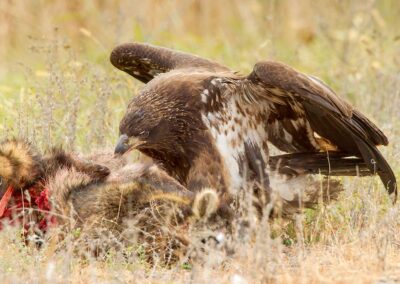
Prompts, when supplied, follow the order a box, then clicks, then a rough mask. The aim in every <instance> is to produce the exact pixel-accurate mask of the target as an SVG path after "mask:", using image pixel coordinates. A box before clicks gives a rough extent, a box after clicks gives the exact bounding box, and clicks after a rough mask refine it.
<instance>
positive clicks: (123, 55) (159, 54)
mask: <svg viewBox="0 0 400 284" xmlns="http://www.w3.org/2000/svg"><path fill="white" fill-rule="evenodd" d="M110 61H111V63H112V64H113V65H114V66H115V67H116V68H118V69H120V70H122V71H124V72H126V73H128V74H129V75H131V76H133V77H135V78H136V79H138V80H140V81H142V82H143V83H147V82H149V81H150V80H152V79H153V78H154V77H155V76H157V75H158V74H160V73H165V72H168V71H171V70H174V69H182V68H191V67H193V68H202V69H207V70H209V71H214V72H218V71H230V69H229V68H227V67H225V66H223V65H220V64H218V63H216V62H213V61H210V60H208V59H204V58H201V57H198V56H196V55H192V54H189V53H185V52H180V51H176V50H172V49H168V48H164V47H158V46H153V45H151V44H145V43H126V44H121V45H119V46H117V47H115V48H114V50H113V51H112V52H111V55H110Z"/></svg>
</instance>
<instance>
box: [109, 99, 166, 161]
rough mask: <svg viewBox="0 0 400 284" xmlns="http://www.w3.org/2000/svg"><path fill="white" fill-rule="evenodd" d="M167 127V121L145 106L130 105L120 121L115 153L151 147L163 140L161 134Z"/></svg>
mask: <svg viewBox="0 0 400 284" xmlns="http://www.w3.org/2000/svg"><path fill="white" fill-rule="evenodd" d="M167 129H169V126H168V121H167V120H166V119H161V118H159V117H158V115H157V113H154V112H153V111H152V110H150V109H148V108H146V107H140V106H135V105H134V106H131V107H130V108H129V109H128V111H127V113H126V114H125V116H124V118H123V119H122V121H121V123H120V138H119V139H118V143H117V145H116V147H115V154H119V155H122V154H124V153H126V152H128V151H129V150H132V149H137V150H144V149H152V148H155V147H157V146H158V145H159V144H160V143H162V141H164V140H165V137H163V134H164V133H165V131H166V130H167Z"/></svg>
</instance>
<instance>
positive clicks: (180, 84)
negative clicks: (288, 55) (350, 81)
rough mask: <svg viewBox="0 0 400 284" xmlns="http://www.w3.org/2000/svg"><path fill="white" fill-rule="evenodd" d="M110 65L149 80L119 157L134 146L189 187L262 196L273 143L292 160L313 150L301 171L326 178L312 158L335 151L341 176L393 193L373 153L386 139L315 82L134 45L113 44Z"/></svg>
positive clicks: (128, 120)
mask: <svg viewBox="0 0 400 284" xmlns="http://www.w3.org/2000/svg"><path fill="white" fill-rule="evenodd" d="M111 62H112V64H113V65H114V66H116V67H117V68H119V69H121V70H123V71H125V72H127V73H129V74H131V75H132V76H134V77H135V78H137V79H139V80H141V81H142V82H144V83H147V84H146V85H145V86H144V88H143V89H142V91H141V92H140V94H139V95H138V96H135V97H134V98H133V100H132V101H131V102H130V104H129V106H128V109H127V112H126V114H125V116H124V117H123V119H122V121H121V124H120V134H121V138H120V141H119V143H118V145H117V147H116V153H124V152H126V151H128V150H129V149H131V148H136V149H138V150H140V151H142V152H143V153H145V154H147V155H149V156H151V157H152V158H153V159H154V160H155V161H157V162H158V163H160V164H161V165H162V166H163V167H164V168H165V169H166V171H167V172H168V173H169V174H171V175H172V176H174V177H175V178H177V179H178V180H179V181H180V182H181V183H182V184H183V185H185V186H188V188H189V189H190V190H199V189H201V188H202V187H213V188H217V189H218V190H220V192H225V191H226V189H227V188H229V189H230V190H231V191H233V192H236V191H237V190H238V189H239V188H241V187H243V186H244V185H245V183H246V182H247V181H248V180H253V181H254V180H255V181H257V183H258V184H260V185H261V186H262V187H264V188H266V189H267V190H268V188H269V180H268V175H267V172H268V171H267V168H268V163H269V162H268V159H269V157H268V156H269V152H268V146H267V141H269V142H271V143H272V144H274V145H275V146H276V147H277V148H278V149H280V150H282V151H285V152H288V153H296V154H297V153H309V157H308V159H307V162H308V164H307V165H304V167H305V168H308V167H310V166H312V163H313V162H314V161H315V167H317V166H318V167H322V166H323V167H324V168H321V170H322V172H325V173H328V174H329V173H330V171H335V168H330V165H329V161H328V159H329V153H328V154H327V155H326V156H325V157H322V156H321V155H320V154H318V155H315V153H319V152H327V151H332V152H337V153H339V155H340V159H337V160H336V161H335V165H337V166H338V169H339V170H340V171H339V172H341V173H343V174H350V175H354V173H355V172H356V169H355V168H354V165H358V166H359V167H361V168H363V169H364V170H363V173H365V172H366V171H365V169H368V170H369V173H370V174H373V173H377V174H378V175H379V176H380V178H381V180H382V182H383V183H384V185H385V188H387V190H388V192H389V193H395V194H397V185H396V178H395V176H394V174H393V172H392V170H391V168H390V166H389V165H388V163H387V162H386V160H385V159H384V157H383V156H382V155H381V153H380V152H379V150H378V149H377V146H379V145H387V144H388V140H387V138H386V136H385V135H384V134H383V133H382V131H381V130H379V128H378V127H377V126H376V125H375V124H373V123H372V122H371V121H370V120H369V119H368V118H366V117H365V116H364V115H363V114H361V113H360V112H359V111H357V110H355V109H354V108H353V107H352V106H350V105H349V104H348V103H347V102H345V101H344V100H343V99H342V98H340V97H339V96H337V95H336V94H335V93H334V92H333V91H332V90H331V89H330V88H329V87H327V86H326V85H325V84H324V83H323V82H322V81H320V80H319V79H317V78H315V77H313V76H309V75H306V74H303V73H300V72H298V71H296V70H294V69H292V68H291V67H289V66H287V65H284V64H282V63H278V62H271V61H263V62H259V63H257V64H256V65H255V67H254V70H253V72H251V73H250V74H249V75H248V76H240V75H238V74H237V73H236V72H233V71H231V70H230V69H229V68H227V67H224V66H221V65H220V64H217V63H214V62H211V61H209V60H206V59H202V58H199V57H197V56H193V55H190V54H186V53H181V52H177V51H173V50H169V49H165V48H160V47H156V46H152V45H148V44H140V43H133V44H124V45H121V46H118V47H116V48H115V49H114V50H113V52H112V54H111ZM305 155H307V154H305ZM295 158H296V157H295ZM314 158H315V160H313V159H314ZM349 158H350V159H353V160H352V163H350V164H349V163H348V161H347V160H348V159H349ZM360 158H361V159H362V160H360ZM323 160H326V161H327V162H321V161H323ZM340 160H343V164H341V163H340ZM345 160H346V161H345ZM309 163H311V165H310V164H309ZM343 165H347V166H348V167H347V169H346V170H345V171H343ZM298 167H299V163H297V168H298ZM215 169H218V170H217V171H216V172H215V171H214V170H215ZM339 172H337V173H339ZM198 176H200V177H201V178H198ZM204 177H207V178H204Z"/></svg>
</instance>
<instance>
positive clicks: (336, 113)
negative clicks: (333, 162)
mask: <svg viewBox="0 0 400 284" xmlns="http://www.w3.org/2000/svg"><path fill="white" fill-rule="evenodd" d="M245 81H246V82H247V84H248V85H249V86H248V89H250V90H253V91H251V92H250V96H252V100H253V101H257V102H258V103H259V104H267V105H268V106H269V109H270V110H271V114H270V115H269V119H268V122H267V124H268V126H267V128H271V129H274V128H275V129H279V128H280V129H281V131H283V132H284V134H285V133H286V134H289V135H287V136H288V137H289V138H290V139H288V140H286V141H282V139H277V138H275V137H273V136H271V133H268V134H269V135H270V137H269V139H270V140H271V142H272V143H274V141H275V142H276V141H279V142H281V143H283V144H285V143H286V144H288V145H291V144H298V145H301V146H302V148H301V147H300V149H296V147H292V148H293V149H292V151H293V152H298V150H302V151H304V150H308V151H310V150H311V151H315V150H318V148H320V150H331V148H332V147H333V148H336V150H338V151H342V152H344V153H348V154H352V155H355V156H359V157H362V158H363V160H364V162H365V163H366V165H367V167H368V168H369V169H370V171H371V172H376V173H378V175H379V176H380V178H381V180H382V182H383V183H384V185H385V187H386V188H387V190H388V191H389V193H395V194H396V195H397V188H396V187H397V185H396V178H395V176H394V174H393V171H392V169H391V168H390V166H389V164H388V163H387V161H386V160H385V158H384V157H383V156H382V154H381V153H380V152H379V150H378V149H377V147H376V146H377V145H387V144H388V140H387V138H386V136H385V135H384V134H383V132H382V131H381V130H380V129H379V128H378V127H377V126H376V125H375V124H373V123H372V122H371V121H370V120H369V119H368V118H367V117H365V116H364V115H363V114H362V113H360V112H359V111H357V110H355V109H353V108H352V107H351V106H350V105H349V104H348V103H347V102H345V101H344V100H343V99H341V98H340V97H338V96H337V95H336V94H335V93H334V92H333V91H332V90H331V89H330V88H329V87H327V86H326V85H325V84H324V83H323V82H322V81H320V80H319V79H317V78H315V77H312V76H308V75H305V74H303V73H300V72H298V71H296V70H294V69H292V68H291V67H289V66H286V65H284V64H281V63H277V62H269V61H267V62H260V63H257V64H256V65H255V67H254V70H253V72H252V73H251V74H250V75H249V76H248V77H246V78H245ZM278 132H279V131H277V132H276V133H275V134H277V133H278ZM300 133H303V134H304V133H306V135H298V134H300ZM272 134H274V133H272ZM305 136H306V137H307V138H308V139H304V138H305ZM281 137H282V136H281ZM283 137H285V135H283ZM306 144H309V145H310V146H309V147H308V149H306V148H307V146H306ZM324 145H327V146H326V149H325V147H324ZM276 146H277V147H278V148H282V146H281V145H276ZM283 148H285V147H283ZM286 148H288V147H286ZM298 148H299V147H298ZM304 148H305V149H304Z"/></svg>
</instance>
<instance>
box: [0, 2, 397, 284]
mask: <svg viewBox="0 0 400 284" xmlns="http://www.w3.org/2000/svg"><path fill="white" fill-rule="evenodd" d="M399 14H400V3H399V2H398V1H396V0H385V1H372V0H369V1H361V0H359V1H328V0H326V1H311V0H304V1H295V0H284V1H272V0H271V1H256V0H249V1H236V0H234V1H230V0H218V1H215V0H214V1H213V0H203V1H200V0H198V1H195V0H189V1H178V0H174V1H156V0H153V1H136V0H134V1H128V0H126V1H125V0H121V1H117V0H115V1H114V0H110V1H100V0H91V1H75V0H74V1H61V0H60V1H50V0H37V1H36V0H35V1H34V0H30V1H13V0H6V1H0V41H1V46H2V47H1V49H0V62H1V65H0V97H1V98H2V99H1V104H0V137H1V138H3V137H10V136H24V137H28V138H30V139H31V140H33V141H35V143H36V144H37V146H38V147H39V148H41V149H45V148H47V147H49V146H50V145H60V144H62V145H64V147H66V148H67V149H71V150H75V151H78V152H83V153H91V152H94V151H96V150H99V149H112V146H113V145H114V143H115V142H116V139H117V137H118V122H119V120H120V118H121V117H122V114H123V112H124V111H125V108H126V104H127V103H128V101H129V99H130V98H131V97H132V96H134V95H135V94H136V93H137V91H138V90H139V88H140V87H141V84H140V83H138V82H137V81H135V80H134V79H133V78H131V77H129V76H128V75H126V74H124V73H122V72H120V71H117V70H114V69H113V67H112V66H111V64H110V63H109V60H108V56H109V53H110V51H111V49H112V48H113V47H114V46H115V45H116V44H118V43H122V42H129V41H144V42H150V43H154V44H158V45H163V46H167V47H171V48H176V49H181V50H184V51H187V52H191V53H196V54H198V55H201V56H204V57H208V58H211V59H213V60H216V61H219V62H221V63H224V64H226V65H228V66H230V67H232V68H234V69H236V70H238V71H240V72H242V73H244V74H246V73H247V72H249V71H250V70H251V69H252V67H253V65H254V63H256V62H257V61H258V60H263V59H273V60H280V61H283V62H285V63H287V64H289V65H292V66H293V67H295V68H297V69H299V70H301V71H304V72H307V73H310V74H313V75H316V76H318V77H320V78H322V79H323V80H325V81H326V82H327V83H328V84H329V85H330V86H331V87H332V88H333V89H334V90H335V91H336V92H337V93H338V94H340V95H341V96H343V97H345V98H346V99H347V100H348V101H350V102H351V103H352V104H353V105H355V106H357V108H358V109H360V110H361V111H362V112H364V113H365V114H367V115H368V116H369V117H370V118H372V119H373V120H374V121H375V122H376V123H377V124H378V125H379V126H380V127H381V128H382V129H383V130H384V132H385V133H386V134H387V136H388V138H389V141H390V145H389V146H388V147H385V148H382V152H383V153H384V155H385V156H386V157H387V158H388V161H389V163H390V164H391V165H392V167H393V169H394V171H395V173H396V176H397V178H398V179H399V178H400V162H399V158H400V144H399V141H400V122H399V121H400V112H399V106H400V72H399V66H400V32H399V31H400V18H399V17H398V15H399ZM343 181H344V184H345V191H344V192H343V194H342V195H341V196H340V198H339V200H338V201H335V202H332V203H330V204H328V205H321V206H319V207H318V208H317V209H316V210H309V211H306V212H305V213H304V214H303V215H299V216H297V217H296V218H295V220H290V221H283V220H275V221H272V222H267V221H265V222H263V223H262V224H261V225H260V226H257V227H256V228H251V230H252V232H253V237H252V238H251V239H249V240H247V241H243V240H241V241H239V240H237V241H234V242H233V243H231V244H230V245H231V246H232V247H234V249H235V251H236V253H235V254H234V255H225V254H223V253H222V254H221V253H219V252H215V253H212V254H210V255H209V257H208V258H207V259H206V261H205V263H204V264H202V265H196V264H194V265H187V264H180V265H178V266H176V267H174V268H173V269H165V268H162V267H158V266H156V267H154V268H150V267H148V266H146V265H144V264H143V263H142V262H141V261H140V259H139V260H137V261H133V262H132V261H131V262H127V261H125V260H124V259H121V258H120V257H118V256H114V255H113V254H112V253H111V254H110V255H109V257H108V258H107V259H106V260H101V261H100V260H95V259H92V258H89V259H85V260H83V259H81V258H77V257H76V256H75V255H74V254H73V252H72V249H68V246H67V249H65V250H62V251H57V252H55V253H54V252H52V250H51V249H46V248H47V246H46V245H45V249H43V250H39V251H38V250H36V249H34V248H31V247H26V246H24V245H23V243H22V242H20V241H19V240H18V237H17V236H18V231H16V230H15V229H9V230H6V231H2V232H1V234H0V245H1V247H2V248H3V249H1V250H0V274H1V275H2V280H3V282H4V283H17V282H27V281H32V280H33V282H42V281H48V282H50V281H51V282H54V281H56V282H65V281H70V282H77V283H79V282H81V283H87V282H107V283H108V282H140V283H141V282H150V283H152V282H155V283H160V282H161V283H163V282H165V283H171V282H177V283H186V282H189V281H192V282H205V283H208V282H210V281H213V282H215V283H220V282H226V283H256V282H262V283H265V282H271V283H275V282H279V283H280V282H282V283H299V282H303V283H320V282H323V283H392V282H395V281H396V280H397V281H400V265H399V263H400V250H399V246H400V237H399V236H398V234H397V232H398V231H399V229H400V224H399V221H400V213H399V205H398V204H397V205H395V206H392V205H391V202H390V201H389V199H388V198H387V196H386V193H385V191H384V189H383V187H382V185H381V184H380V182H379V179H378V178H377V177H372V178H351V179H350V178H347V179H344V180H343Z"/></svg>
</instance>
